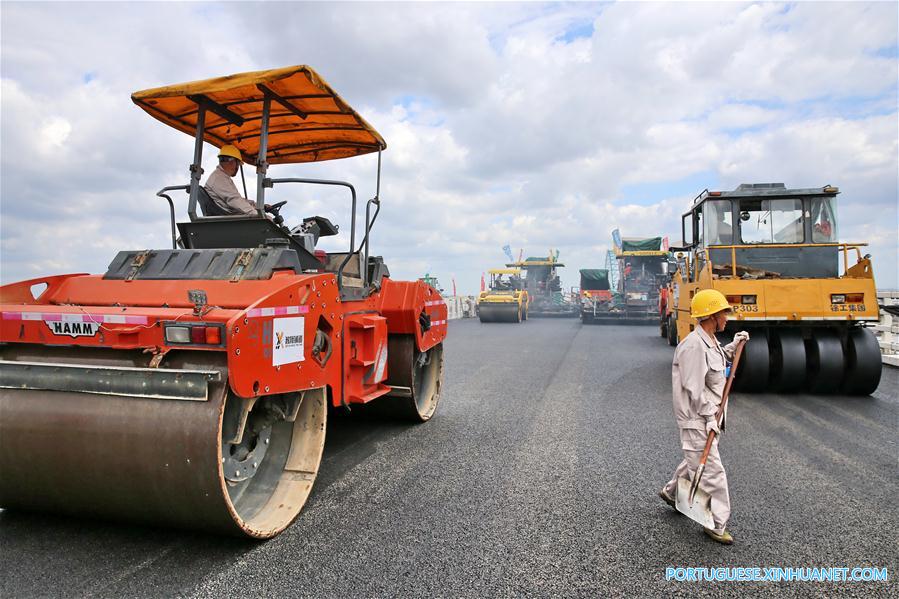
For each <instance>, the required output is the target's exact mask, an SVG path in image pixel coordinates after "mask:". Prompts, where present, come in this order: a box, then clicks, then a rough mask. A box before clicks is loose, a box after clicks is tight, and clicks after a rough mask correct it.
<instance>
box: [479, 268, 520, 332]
mask: <svg viewBox="0 0 899 599" xmlns="http://www.w3.org/2000/svg"><path fill="white" fill-rule="evenodd" d="M487 274H489V275H490V285H489V288H488V289H487V290H486V291H482V292H481V293H480V294H479V295H478V304H477V308H478V318H479V319H480V321H481V322H522V321H524V320H527V319H528V292H527V290H526V289H525V288H524V287H525V285H524V280H522V278H521V270H520V269H518V268H491V269H490V270H488V271H487Z"/></svg>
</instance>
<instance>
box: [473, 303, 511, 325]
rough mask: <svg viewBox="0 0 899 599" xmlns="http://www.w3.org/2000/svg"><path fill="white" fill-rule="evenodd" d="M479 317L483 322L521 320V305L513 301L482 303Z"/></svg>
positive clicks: (479, 308)
mask: <svg viewBox="0 0 899 599" xmlns="http://www.w3.org/2000/svg"><path fill="white" fill-rule="evenodd" d="M478 317H479V318H480V319H481V322H521V306H519V305H518V304H517V303H512V302H507V303H491V304H481V305H480V306H479V307H478Z"/></svg>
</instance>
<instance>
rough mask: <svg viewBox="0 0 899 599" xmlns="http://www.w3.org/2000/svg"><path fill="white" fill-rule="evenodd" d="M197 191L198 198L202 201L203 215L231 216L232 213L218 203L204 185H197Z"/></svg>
mask: <svg viewBox="0 0 899 599" xmlns="http://www.w3.org/2000/svg"><path fill="white" fill-rule="evenodd" d="M197 192H198V193H197V200H198V201H199V202H200V210H201V211H202V212H203V216H229V215H230V214H231V213H230V212H227V211H226V210H224V209H222V208H221V207H220V206H219V205H218V204H216V203H215V202H214V201H213V200H212V196H210V195H209V192H208V191H206V188H205V187H203V186H202V185H200V186H198V187H197Z"/></svg>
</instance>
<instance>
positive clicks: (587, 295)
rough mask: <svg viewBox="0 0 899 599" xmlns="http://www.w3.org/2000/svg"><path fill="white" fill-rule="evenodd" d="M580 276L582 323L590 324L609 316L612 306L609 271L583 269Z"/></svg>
mask: <svg viewBox="0 0 899 599" xmlns="http://www.w3.org/2000/svg"><path fill="white" fill-rule="evenodd" d="M580 274H581V288H580V302H581V321H582V322H583V323H585V324H589V323H592V322H595V320H596V319H597V318H600V319H602V318H604V317H606V316H607V315H608V313H609V311H610V308H611V306H612V287H611V284H610V282H609V271H608V270H607V269H604V268H582V269H581V271H580Z"/></svg>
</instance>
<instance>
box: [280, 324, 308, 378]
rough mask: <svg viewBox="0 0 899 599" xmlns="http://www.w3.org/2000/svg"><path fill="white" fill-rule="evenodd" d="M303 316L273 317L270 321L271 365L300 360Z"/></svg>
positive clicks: (301, 354)
mask: <svg viewBox="0 0 899 599" xmlns="http://www.w3.org/2000/svg"><path fill="white" fill-rule="evenodd" d="M305 320H306V319H305V318H304V317H302V316H300V317H297V318H275V319H274V320H273V321H272V325H273V326H272V332H273V334H272V345H273V347H272V365H273V366H281V365H283V364H290V363H292V362H302V361H303V359H304V356H303V328H304V322H305Z"/></svg>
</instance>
